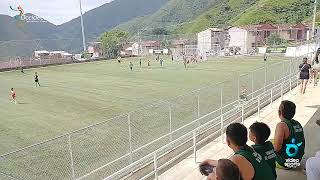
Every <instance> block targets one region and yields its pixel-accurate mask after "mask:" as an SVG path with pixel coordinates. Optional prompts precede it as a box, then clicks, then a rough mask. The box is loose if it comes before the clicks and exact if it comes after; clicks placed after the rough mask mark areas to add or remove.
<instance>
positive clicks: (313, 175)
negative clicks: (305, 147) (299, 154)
mask: <svg viewBox="0 0 320 180" xmlns="http://www.w3.org/2000/svg"><path fill="white" fill-rule="evenodd" d="M306 171H307V179H308V180H319V179H320V152H317V153H316V156H315V157H311V158H309V159H308V160H307V164H306Z"/></svg>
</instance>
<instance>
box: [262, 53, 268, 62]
mask: <svg viewBox="0 0 320 180" xmlns="http://www.w3.org/2000/svg"><path fill="white" fill-rule="evenodd" d="M267 59H268V56H267V54H264V57H263V61H264V62H266V61H267Z"/></svg>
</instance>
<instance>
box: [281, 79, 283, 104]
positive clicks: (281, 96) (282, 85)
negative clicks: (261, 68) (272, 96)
mask: <svg viewBox="0 0 320 180" xmlns="http://www.w3.org/2000/svg"><path fill="white" fill-rule="evenodd" d="M281 101H283V80H282V81H281Z"/></svg>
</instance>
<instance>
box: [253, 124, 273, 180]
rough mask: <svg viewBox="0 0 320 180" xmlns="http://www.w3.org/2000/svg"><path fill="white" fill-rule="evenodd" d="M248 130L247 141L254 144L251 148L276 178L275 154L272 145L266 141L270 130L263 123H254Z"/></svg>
mask: <svg viewBox="0 0 320 180" xmlns="http://www.w3.org/2000/svg"><path fill="white" fill-rule="evenodd" d="M249 129H250V132H249V139H250V140H251V141H252V142H254V145H252V148H253V149H254V150H255V151H256V152H257V153H259V154H260V155H261V156H262V157H263V159H264V160H265V161H266V162H267V163H268V164H269V166H270V167H271V169H272V171H273V174H274V176H275V177H277V172H276V154H275V152H274V148H273V145H272V143H271V142H270V141H267V140H268V138H269V136H270V133H271V131H270V128H269V127H268V125H266V124H265V123H261V122H255V123H253V124H252V125H251V126H250V127H249Z"/></svg>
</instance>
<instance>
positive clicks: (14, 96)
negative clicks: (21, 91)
mask: <svg viewBox="0 0 320 180" xmlns="http://www.w3.org/2000/svg"><path fill="white" fill-rule="evenodd" d="M11 98H12V100H11V102H14V103H15V104H17V95H16V92H15V91H14V89H13V88H11Z"/></svg>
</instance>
